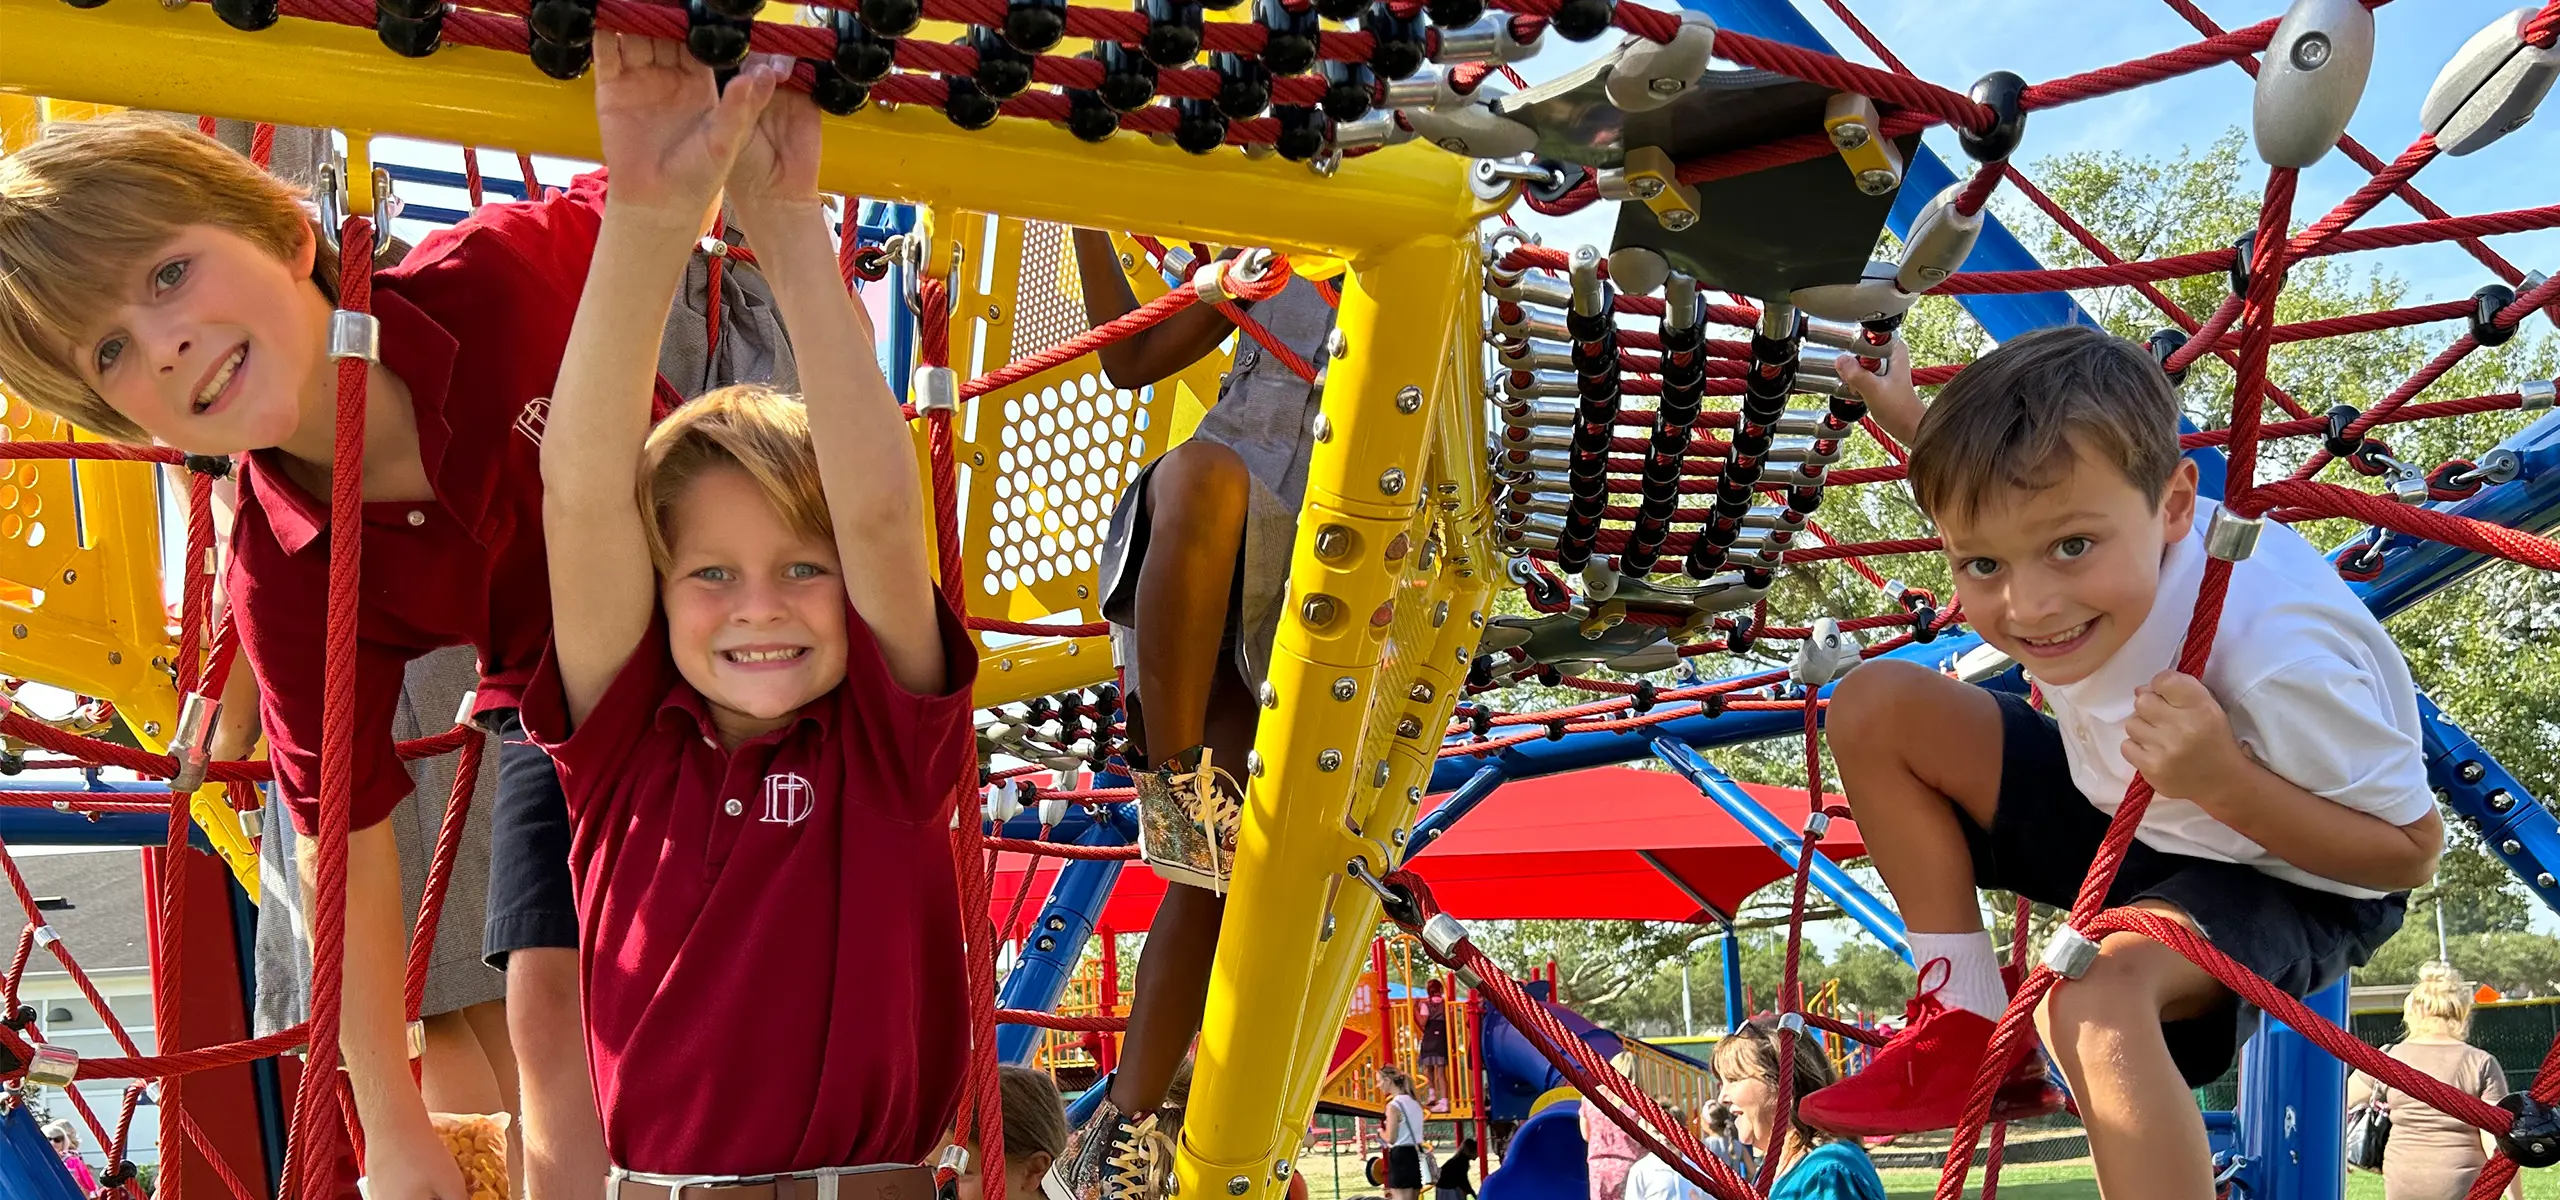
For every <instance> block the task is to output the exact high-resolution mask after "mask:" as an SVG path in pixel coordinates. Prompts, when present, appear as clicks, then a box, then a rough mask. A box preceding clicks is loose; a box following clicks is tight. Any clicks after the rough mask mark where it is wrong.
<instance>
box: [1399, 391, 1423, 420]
mask: <svg viewBox="0 0 2560 1200" xmlns="http://www.w3.org/2000/svg"><path fill="white" fill-rule="evenodd" d="M1396 411H1397V412H1400V413H1403V414H1404V415H1406V416H1408V417H1409V416H1412V415H1413V414H1415V413H1418V412H1421V411H1422V389H1421V388H1418V387H1408V388H1401V389H1398V390H1397V392H1396Z"/></svg>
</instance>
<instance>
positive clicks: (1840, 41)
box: [1521, 0, 2560, 301]
mask: <svg viewBox="0 0 2560 1200" xmlns="http://www.w3.org/2000/svg"><path fill="white" fill-rule="evenodd" d="M1646 2H1648V3H1656V4H1661V3H1666V2H1667V0H1646ZM1848 5H1849V8H1850V10H1851V11H1853V12H1855V13H1856V14H1857V15H1858V17H1859V19H1861V20H1863V21H1865V22H1866V23H1867V26H1868V27H1869V28H1870V29H1872V30H1874V31H1875V33H1876V35H1877V36H1878V37H1880V38H1881V39H1883V41H1884V43H1885V44H1886V45H1887V46H1890V47H1891V48H1892V49H1893V51H1894V53H1895V54H1896V55H1898V56H1899V57H1900V58H1901V59H1902V60H1903V61H1904V62H1905V63H1907V64H1909V65H1910V67H1911V69H1912V70H1914V71H1916V72H1918V73H1919V74H1920V75H1921V76H1922V77H1924V78H1926V79H1929V80H1930V81H1932V82H1935V83H1938V84H1940V85H1942V86H1947V87H1952V88H1955V89H1958V90H1962V89H1964V88H1965V87H1967V86H1969V85H1970V84H1971V83H1972V81H1973V80H1975V79H1978V78H1980V77H1981V76H1982V75H1984V74H1985V73H1988V72H1990V71H1995V70H2003V69H2006V70H2010V71H2015V72H2017V73H2018V74H2020V75H2022V76H2025V77H2026V78H2027V80H2028V81H2029V82H2038V81H2042V80H2048V79H2053V78H2056V77H2058V76H2063V75H2071V74H2077V73H2079V72H2082V71H2088V70H2092V69H2094V68H2098V67H2103V66H2109V65H2112V64H2115V63H2121V62H2124V61H2126V60H2129V59H2133V58H2138V57H2141V56H2144V55H2148V54H2154V53H2158V52H2160V51H2162V50H2166V49H2170V48H2172V47H2175V46H2181V45H2185V44H2188V43H2191V42H2195V41H2198V40H2201V36H2202V35H2200V34H2198V33H2197V32H2196V31H2195V30H2194V29H2193V28H2192V27H2191V26H2189V25H2188V24H2187V23H2186V22H2185V21H2184V20H2183V19H2181V18H2180V17H2179V16H2178V15H2177V14H2176V13H2174V12H2172V11H2170V9H2169V7H2168V6H2167V5H2166V4H2162V3H2159V2H2158V0H1848ZM2201 7H2202V8H2203V9H2204V10H2205V11H2206V12H2207V13H2209V14H2211V15H2212V17H2213V18H2214V20H2216V21H2218V22H2220V23H2221V24H2222V26H2223V27H2224V28H2226V29H2237V28H2241V27H2244V26H2247V25H2251V24H2255V23H2256V22H2259V21H2262V20H2265V19H2267V18H2269V17H2275V16H2281V15H2282V14H2283V12H2284V8H2285V5H2284V4H2283V3H2280V2H2277V0H2259V2H2255V3H2233V2H2231V0H2205V2H2204V3H2202V5H2201ZM2516 7H2518V5H2517V4H2514V3H2487V2H2483V0H2400V2H2399V3H2395V4H2387V5H2385V6H2383V7H2382V8H2381V9H2379V10H2377V11H2376V12H2375V14H2374V16H2375V19H2376V32H2375V50H2374V63H2373V72H2372V75H2371V77H2370V79H2369V80H2368V82H2367V83H2366V85H2365V93H2364V99H2363V102H2362V104H2361V105H2360V106H2359V107H2358V108H2357V110H2356V115H2355V119H2354V121H2353V122H2351V123H2350V124H2349V126H2348V132H2350V133H2352V134H2354V135H2355V136H2356V137H2357V139H2359V140H2360V141H2362V142H2363V143H2364V144H2365V146H2366V148H2367V149H2369V150H2372V151H2373V152H2374V154H2375V155H2377V156H2378V157H2380V158H2382V159H2383V160H2385V161H2389V160H2390V159H2391V158H2393V157H2394V156H2396V155H2397V154H2398V153H2399V152H2400V151H2401V150H2402V149H2404V148H2406V147H2407V146H2408V145H2409V143H2410V142H2411V141H2413V140H2415V139H2416V137H2417V135H2418V108H2419V105H2420V103H2421V102H2422V101H2423V100H2424V99H2425V97H2426V94H2427V88H2428V86H2429V85H2430V84H2432V83H2433V82H2434V81H2435V77H2436V72H2437V71H2439V70H2441V69H2442V68H2443V67H2444V65H2445V63H2446V62H2447V61H2449V60H2450V59H2451V58H2452V56H2453V52H2454V51H2455V50H2456V49H2457V48H2459V47H2460V46H2461V45H2462V43H2463V42H2464V41H2466V40H2467V39H2469V38H2470V36H2471V35H2472V34H2473V33H2475V32H2478V31H2479V29H2480V28H2481V27H2482V26H2484V25H2487V24H2488V23H2489V21H2490V19H2491V18H2492V17H2495V16H2497V15H2498V14H2500V13H2504V12H2508V11H2511V10H2512V9H2514V8H2516ZM1797 8H1798V9H1799V10H1800V11H1802V12H1804V13H1805V14H1806V15H1807V16H1808V17H1809V18H1811V20H1812V21H1813V23H1814V25H1815V26H1816V27H1817V28H1819V29H1820V30H1822V32H1823V33H1824V35H1825V36H1827V37H1829V38H1830V39H1831V40H1832V44H1833V46H1834V48H1835V49H1836V50H1837V51H1839V52H1840V53H1842V54H1843V55H1845V56H1846V57H1848V58H1851V59H1853V60H1855V61H1858V62H1863V63H1867V64H1869V65H1875V66H1881V65H1882V64H1881V63H1880V62H1878V60H1877V59H1876V58H1875V57H1874V56H1873V55H1872V54H1870V53H1869V52H1868V51H1867V50H1866V48H1865V47H1864V46H1863V45H1861V44H1859V42H1858V40H1857V39H1856V38H1855V37H1853V36H1852V35H1851V34H1850V33H1849V31H1848V29H1847V27H1846V26H1844V25H1842V24H1841V23H1840V22H1839V21H1838V20H1837V19H1835V18H1834V17H1833V16H1832V15H1831V13H1830V11H1829V10H1828V9H1827V8H1826V7H1825V6H1824V5H1823V4H1822V3H1821V0H1798V3H1797ZM1603 48H1604V47H1602V46H1600V45H1599V44H1596V43H1595V44H1592V45H1586V46H1576V45H1573V44H1571V43H1566V42H1561V41H1559V40H1557V39H1553V38H1550V39H1549V44H1548V47H1547V49H1546V52H1545V53H1543V54H1541V55H1540V56H1539V57H1537V58H1534V59H1531V60H1530V61H1529V62H1527V63H1523V64H1521V66H1522V70H1523V73H1524V74H1526V75H1527V76H1528V77H1529V78H1530V80H1531V81H1532V82H1535V81H1538V80H1542V79H1546V78H1550V77H1552V76H1554V75H1556V74H1560V73H1562V72H1564V71H1567V70H1570V69H1572V68H1573V67H1574V66H1577V65H1580V64H1581V63H1583V62H1586V61H1589V59H1590V58H1591V56H1592V55H1594V54H1596V53H1598V52H1599V51H1600V50H1601V49H1603ZM1722 65H1730V64H1722ZM2251 86H2252V84H2251V80H2250V78H2249V75H2248V74H2247V73H2246V72H2244V71H2242V70H2241V69H2240V68H2239V67H2236V66H2229V65H2225V66H2220V67H2215V68H2211V69H2208V70H2205V71H2200V72H2197V73H2194V74H2190V75H2186V76H2182V77H2180V78H2177V79H2172V80H2169V81H2166V82H2163V83H2156V84H2152V85H2150V86H2148V87H2143V88H2138V89H2135V90H2133V91H2130V92H2125V93H2120V94H2117V95H2114V96H2107V97H2101V98H2099V99H2096V100H2089V101H2084V102H2081V103H2079V104H2073V105H2067V106H2064V107H2061V108H2057V109H2050V110H2047V111H2045V112H2040V113H2037V114H2035V115H2034V117H2033V118H2031V119H2030V120H2029V122H2028V126H2027V138H2026V143H2025V145H2024V146H2022V147H2021V148H2020V149H2019V151H2018V154H2017V161H2018V162H2019V163H2020V164H2021V165H2022V166H2028V167H2032V165H2033V164H2034V162H2035V161H2036V160H2037V159H2039V158H2042V157H2045V156H2048V155H2054V154H2062V153H2068V152H2072V151H2079V150H2121V151H2124V152H2126V153H2129V154H2137V155H2160V156H2168V155H2174V154H2176V153H2177V152H2178V151H2179V150H2180V149H2181V148H2182V147H2185V146H2187V145H2190V144H2195V145H2201V144H2204V143H2207V142H2210V141H2211V140H2213V139H2214V138H2215V137H2217V136H2220V135H2221V133H2222V132H2223V131H2224V130H2226V129H2229V128H2231V127H2233V126H2238V127H2240V128H2242V129H2243V130H2245V129H2247V127H2248V125H2249V109H2250V97H2251ZM2543 107H2544V111H2543V113H2542V114H2541V115H2540V116H2539V117H2537V118H2536V119H2535V120H2534V121H2533V122H2532V123H2531V124H2528V125H2526V126H2525V127H2524V128H2523V129H2521V130H2518V131H2517V132H2515V133H2512V134H2509V135H2507V136H2506V137H2505V138H2504V139H2502V140H2500V141H2499V142H2497V143H2496V144H2495V145H2492V146H2490V147H2489V148H2487V149H2486V150H2483V151H2480V152H2479V153H2477V154H2473V155H2470V156H2468V157H2465V158H2439V159H2438V160H2437V161H2436V162H2434V163H2432V164H2429V165H2428V167H2427V168H2426V169H2425V170H2424V171H2422V172H2420V173H2419V175H2418V177H2417V180H2416V183H2417V185H2418V187H2419V189H2420V190H2421V191H2424V192H2425V193H2426V194H2427V195H2428V196H2430V197H2432V198H2433V199H2434V200H2435V201H2436V203H2438V204H2440V205H2443V206H2444V207H2445V208H2446V209H2447V210H2449V211H2451V212H2453V213H2454V214H2456V215H2469V214H2473V213H2481V212H2496V211H2501V210H2505V209H2513V208H2527V207H2534V206H2539V205H2545V204H2550V203H2552V202H2553V201H2555V200H2560V111H2555V110H2560V99H2554V100H2549V101H2546V102H2545V104H2544V106H2543ZM1927 140H1928V142H1929V143H1930V145H1931V146H1933V147H1934V148H1936V149H1937V150H1938V152H1939V153H1940V154H1941V155H1943V156H1945V157H1946V158H1947V159H1948V160H1949V161H1950V162H1951V163H1962V162H1964V161H1966V160H1965V159H1964V157H1963V155H1962V153H1961V152H1960V151H1959V150H1958V149H1957V147H1956V144H1955V138H1954V137H1953V136H1952V135H1950V134H1948V133H1946V132H1944V131H1943V130H1938V131H1932V132H1931V133H1929V134H1928V135H1927ZM2032 177H2033V175H2032V171H2031V172H2030V178H2032ZM2263 178H2264V175H2263V168H2261V169H2260V170H2259V173H2257V174H2254V175H2253V176H2252V179H2253V181H2254V180H2263ZM2365 178H2366V176H2365V173H2364V172H2363V170H2361V169H2360V168H2358V167H2357V166H2356V165H2355V164H2354V163H2352V162H2350V161H2348V160H2347V159H2346V157H2345V156H2344V155H2342V154H2339V153H2337V152H2334V151H2333V152H2331V153H2330V154H2329V156H2328V157H2327V158H2325V159H2323V160H2322V161H2321V162H2320V163H2319V164H2318V165H2317V166H2315V167H2313V168H2312V169H2311V170H2310V171H2308V172H2306V173H2305V176H2304V179H2303V184H2302V189H2301V192H2300V195H2299V198H2298V199H2297V201H2296V203H2295V212H2296V214H2297V220H2296V224H2297V225H2299V224H2303V223H2306V222H2308V221H2309V220H2311V219H2313V218H2316V217H2317V216H2318V215H2319V214H2320V213H2322V212H2325V211H2327V210H2328V209H2329V208H2330V207H2331V206H2333V205H2335V204H2336V203H2337V202H2338V201H2339V200H2341V199H2343V198H2344V197H2345V196H2346V195H2347V194H2348V193H2350V192H2352V191H2354V190H2355V189H2356V187H2357V186H2358V185H2360V184H2362V183H2363V182H2364V180H2365ZM2417 219H2418V214H2417V213H2416V212H2414V211H2413V210H2411V209H2410V208H2408V207H2407V206H2406V205H2404V204H2402V203H2400V202H2399V201H2398V200H2397V199H2393V200H2386V201H2385V202H2384V203H2383V204H2382V205H2381V207H2379V208H2378V209H2376V210H2375V212H2374V213H2373V214H2372V215H2370V216H2368V217H2366V218H2365V219H2364V220H2363V221H2361V222H2359V224H2361V225H2384V224H2399V223H2402V222H2406V221H2413V220H2417ZM1541 223H1543V222H1541ZM1535 224H1540V223H1533V227H1535ZM1543 224H1546V226H1547V228H1548V229H1549V230H1550V232H1548V233H1547V238H1548V240H1549V241H1550V242H1562V243H1566V244H1570V243H1571V242H1574V241H1580V240H1587V239H1594V238H1596V237H1603V236H1605V227H1602V226H1595V225H1592V224H1590V223H1588V222H1566V223H1543ZM2490 245H2491V246H2492V247H2494V248H2496V249H2497V250H2498V251H2499V252H2500V253H2502V254H2505V255H2506V256H2507V258H2508V260H2509V261H2511V262H2514V263H2516V264H2517V265H2518V266H2520V267H2522V268H2524V269H2525V270H2528V271H2530V270H2534V269H2537V268H2539V269H2542V270H2545V271H2560V231H2542V232H2537V233H2530V234H2518V235H2510V236H2506V237H2501V238H2494V239H2491V240H2490ZM2353 261H2354V262H2356V263H2357V264H2358V265H2359V266H2362V265H2365V264H2375V265H2380V266H2383V267H2385V268H2386V269H2388V270H2391V271H2394V272H2396V273H2398V274H2400V275H2402V276H2403V277H2405V278H2407V279H2408V280H2409V281H2410V282H2411V283H2412V285H2413V286H2414V292H2413V296H2412V300H2413V301H2415V300H2422V299H2428V298H2433V299H2450V298H2455V297H2459V296H2466V295H2469V294H2470V293H2471V292H2472V291H2473V290H2474V289H2476V288H2478V287H2479V286H2480V285H2482V284H2485V283H2489V282H2492V281H2493V278H2492V276H2491V275H2490V274H2489V272H2488V268H2486V267H2484V266H2481V265H2480V264H2479V263H2478V262H2476V261H2475V260H2473V259H2472V258H2471V256H2470V255H2469V254H2467V253H2465V252H2463V251H2462V250H2461V249H2460V248H2458V247H2455V246H2452V245H2450V244H2447V245H2440V246H2427V247H2412V248H2407V249H2401V250H2392V251H2381V252H2374V253H2369V254H2362V255H2357V256H2355V257H2354V259H2353Z"/></svg>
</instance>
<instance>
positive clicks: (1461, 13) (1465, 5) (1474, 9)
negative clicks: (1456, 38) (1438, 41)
mask: <svg viewBox="0 0 2560 1200" xmlns="http://www.w3.org/2000/svg"><path fill="white" fill-rule="evenodd" d="M1422 14H1423V15H1424V16H1426V17H1429V18H1431V23H1432V24H1434V25H1437V26H1439V27H1440V28H1442V29H1464V28H1466V27H1467V26H1469V25H1473V24H1475V23H1476V21H1477V20H1478V19H1479V18H1481V17H1483V16H1484V0H1429V2H1428V3H1426V4H1424V5H1423V6H1422Z"/></svg>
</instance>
